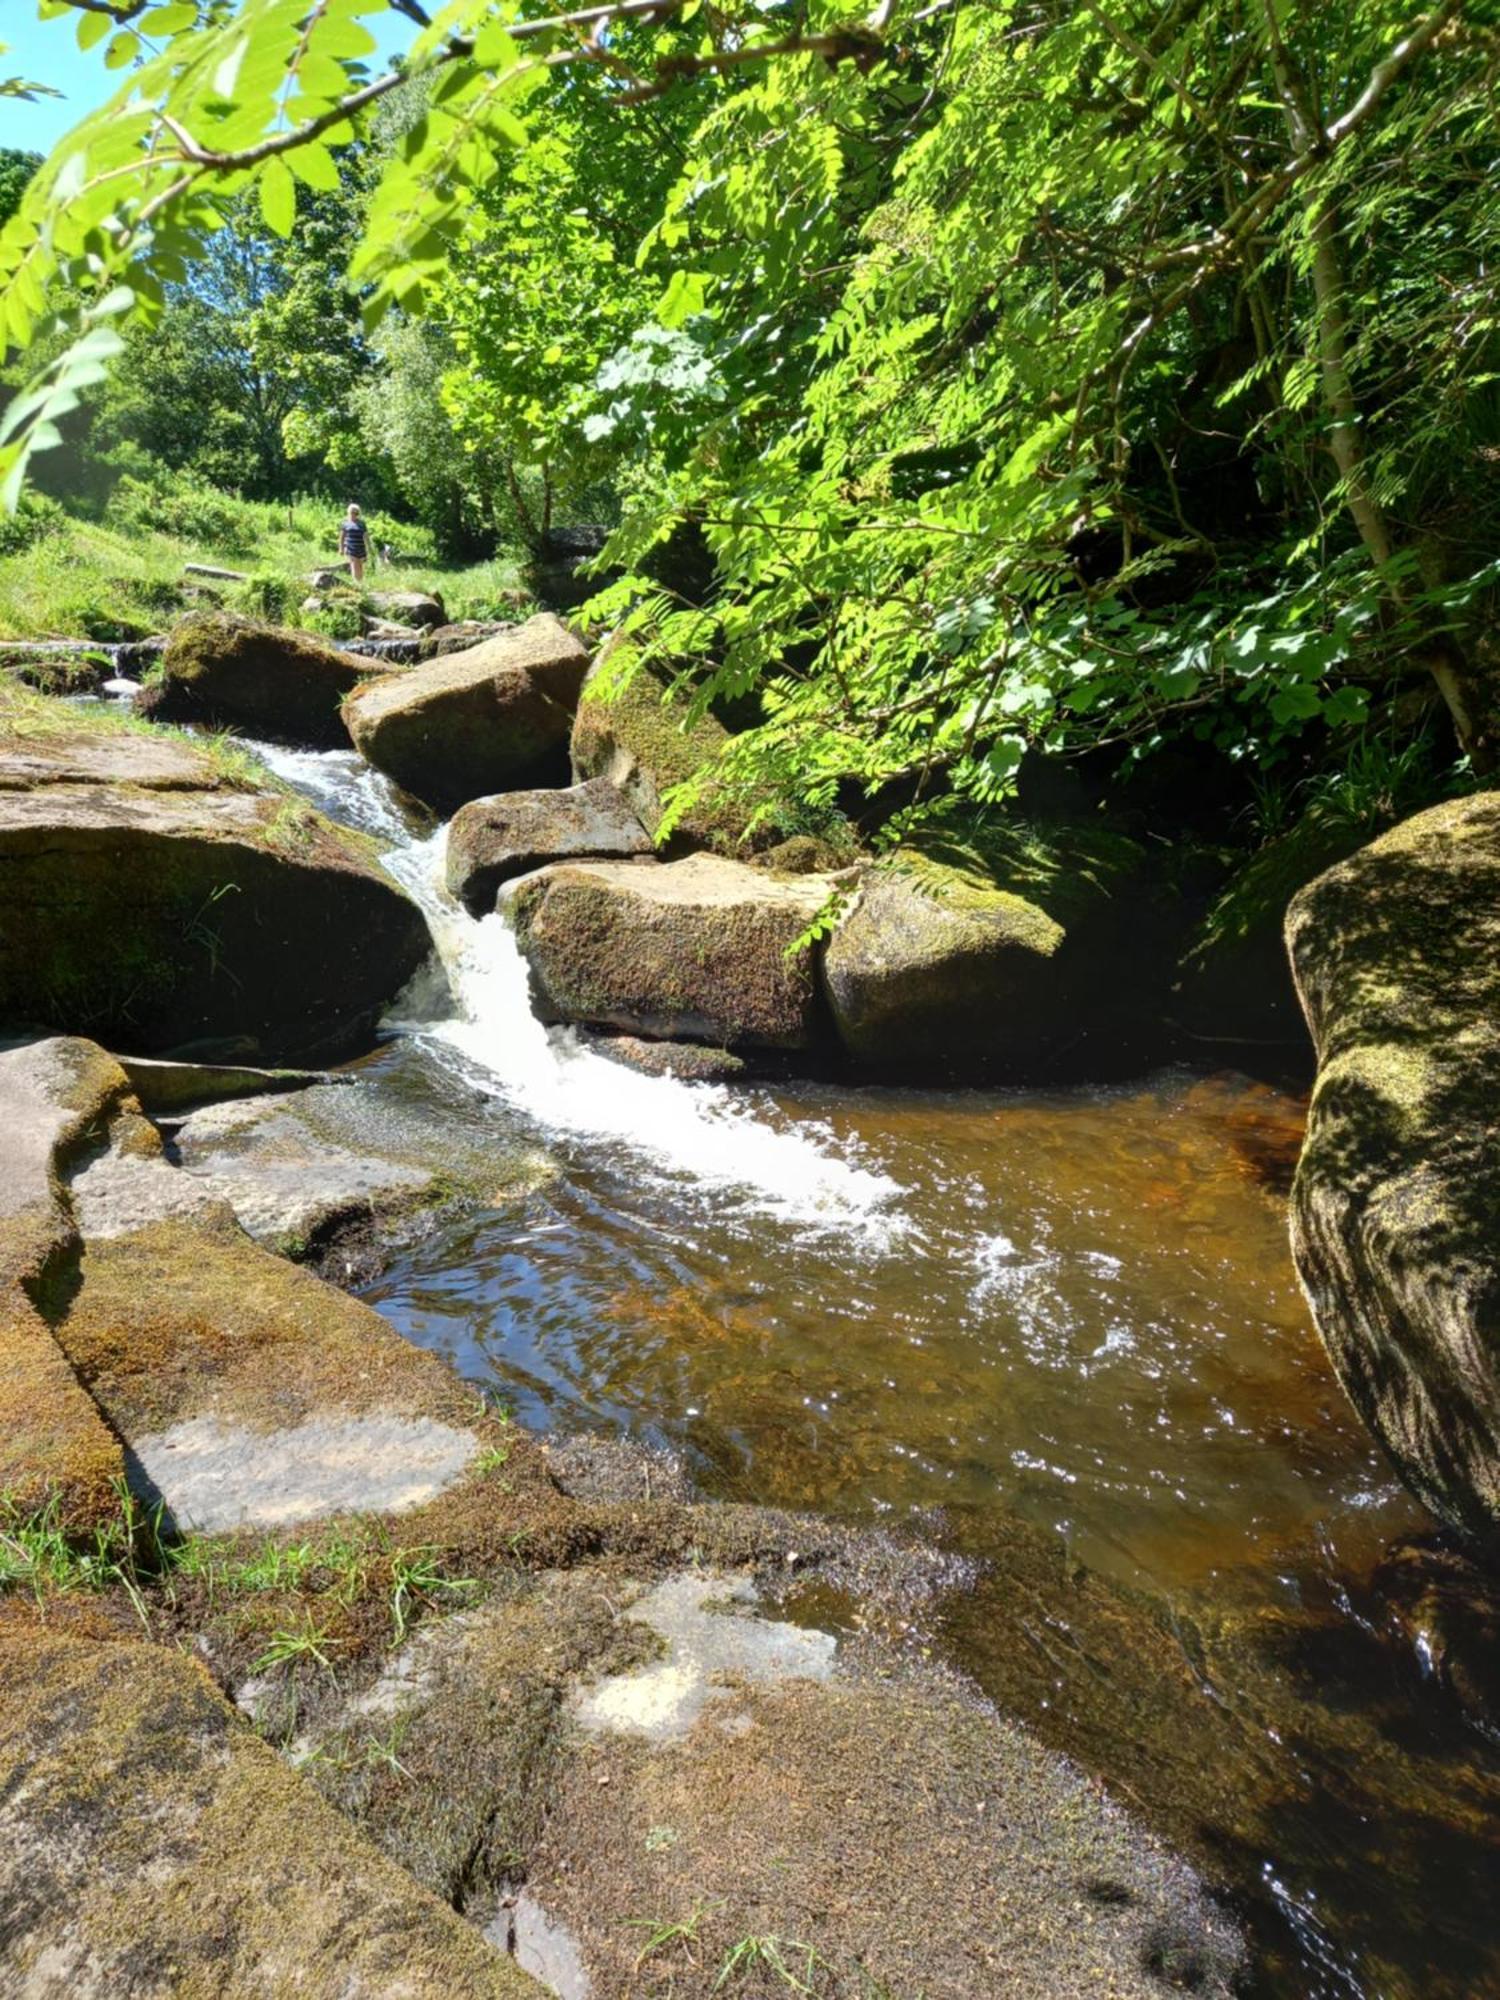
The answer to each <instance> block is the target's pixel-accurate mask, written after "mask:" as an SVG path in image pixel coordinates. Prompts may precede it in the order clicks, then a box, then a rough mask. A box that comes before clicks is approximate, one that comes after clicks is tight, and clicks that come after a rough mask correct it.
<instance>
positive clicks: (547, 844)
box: [448, 778, 651, 917]
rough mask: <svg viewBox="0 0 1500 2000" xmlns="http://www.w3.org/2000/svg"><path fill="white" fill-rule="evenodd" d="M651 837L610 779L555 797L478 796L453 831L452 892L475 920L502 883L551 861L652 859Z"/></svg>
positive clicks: (458, 817)
mask: <svg viewBox="0 0 1500 2000" xmlns="http://www.w3.org/2000/svg"><path fill="white" fill-rule="evenodd" d="M650 852H651V839H650V836H649V835H648V834H647V832H646V829H645V828H644V827H643V826H642V825H641V823H640V821H639V820H638V819H637V818H636V816H635V814H634V813H633V812H632V811H631V809H630V807H629V805H628V804H627V803H626V801H625V798H624V796H623V795H622V794H621V793H619V792H617V791H616V790H615V788H614V786H613V785H612V784H610V782H609V780H608V779H607V778H591V779H590V780H589V782H588V783H587V784H584V785H570V786H566V787H564V788H563V789H561V790H559V791H552V792H501V793H500V794H499V795H498V796H497V797H495V798H492V799H472V800H471V801H470V802H469V804H468V805H466V806H464V807H462V808H461V809H460V811H459V812H457V813H456V814H455V815H454V819H453V823H452V825H451V826H450V827H449V828H448V889H449V893H450V894H452V895H454V896H456V897H457V898H458V900H459V901H460V902H461V903H462V904H463V905H464V908H465V909H467V910H468V911H470V913H471V914H472V915H474V916H476V917H482V916H484V915H486V914H487V913H488V912H489V911H490V910H492V909H494V907H495V894H496V891H497V890H498V889H499V887H500V885H501V883H502V882H508V881H510V880H511V878H512V877H513V876H516V875H525V874H527V873H528V872H529V871H530V870H531V869H533V868H540V867H541V866H542V865H543V864H544V863H545V862H548V861H583V860H590V859H593V860H610V859H624V858H628V857H629V856H631V855H635V854H649V853H650Z"/></svg>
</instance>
